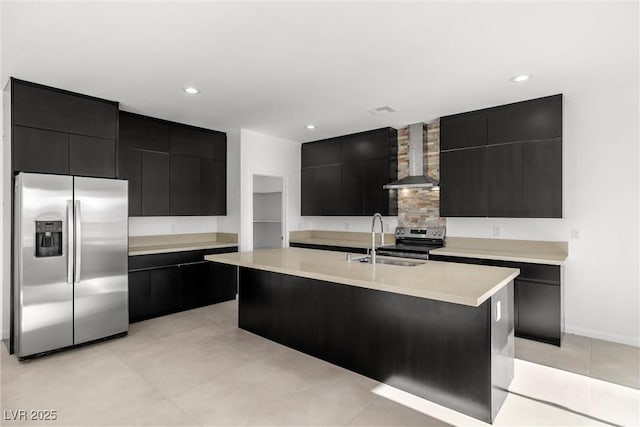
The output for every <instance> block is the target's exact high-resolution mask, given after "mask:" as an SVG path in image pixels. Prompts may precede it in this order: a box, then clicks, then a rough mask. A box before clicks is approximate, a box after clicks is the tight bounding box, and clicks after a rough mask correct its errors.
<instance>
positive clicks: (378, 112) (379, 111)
mask: <svg viewBox="0 0 640 427" xmlns="http://www.w3.org/2000/svg"><path fill="white" fill-rule="evenodd" d="M369 112H370V113H371V114H373V115H374V116H381V115H383V114H389V113H395V112H396V110H395V108H393V107H390V106H388V105H383V106H382V107H378V108H372V109H371V110H369Z"/></svg>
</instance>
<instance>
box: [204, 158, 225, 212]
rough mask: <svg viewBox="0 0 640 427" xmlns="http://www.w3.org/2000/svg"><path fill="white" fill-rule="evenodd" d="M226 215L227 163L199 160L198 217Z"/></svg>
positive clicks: (223, 161)
mask: <svg viewBox="0 0 640 427" xmlns="http://www.w3.org/2000/svg"><path fill="white" fill-rule="evenodd" d="M226 214H227V162H226V160H209V159H200V215H226Z"/></svg>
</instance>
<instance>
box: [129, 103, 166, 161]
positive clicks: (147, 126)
mask: <svg viewBox="0 0 640 427" xmlns="http://www.w3.org/2000/svg"><path fill="white" fill-rule="evenodd" d="M119 138H120V147H121V148H136V149H140V150H148V151H159V152H164V153H168V152H169V124H168V122H164V121H162V120H157V119H153V118H151V117H145V116H140V115H137V114H131V113H126V112H124V111H121V112H120V136H119Z"/></svg>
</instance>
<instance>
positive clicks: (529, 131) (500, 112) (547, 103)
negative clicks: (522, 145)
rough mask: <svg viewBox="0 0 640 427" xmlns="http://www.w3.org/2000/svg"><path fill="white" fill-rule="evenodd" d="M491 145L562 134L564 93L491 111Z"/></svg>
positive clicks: (489, 114) (553, 136)
mask: <svg viewBox="0 0 640 427" xmlns="http://www.w3.org/2000/svg"><path fill="white" fill-rule="evenodd" d="M487 120H488V121H487V123H488V125H487V134H488V143H489V144H501V143H505V142H514V141H531V140H536V139H548V138H559V137H562V95H555V96H550V97H547V98H539V99H533V100H531V101H524V102H518V103H515V104H509V105H503V106H501V107H497V108H492V109H491V110H489V113H488V119H487Z"/></svg>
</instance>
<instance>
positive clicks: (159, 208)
mask: <svg viewBox="0 0 640 427" xmlns="http://www.w3.org/2000/svg"><path fill="white" fill-rule="evenodd" d="M170 174H171V163H170V160H169V155H168V154H163V153H152V152H150V151H143V152H141V187H142V206H141V214H142V216H167V215H171V207H170V204H169V200H170V198H169V190H170Z"/></svg>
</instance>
